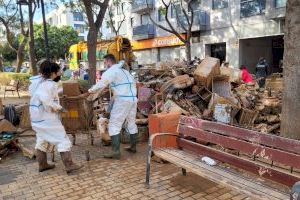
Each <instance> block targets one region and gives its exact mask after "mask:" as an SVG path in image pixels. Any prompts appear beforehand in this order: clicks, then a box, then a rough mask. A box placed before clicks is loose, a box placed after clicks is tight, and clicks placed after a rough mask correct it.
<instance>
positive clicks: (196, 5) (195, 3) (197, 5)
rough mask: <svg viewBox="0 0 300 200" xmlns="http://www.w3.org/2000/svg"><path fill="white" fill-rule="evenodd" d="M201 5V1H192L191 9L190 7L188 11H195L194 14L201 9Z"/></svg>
mask: <svg viewBox="0 0 300 200" xmlns="http://www.w3.org/2000/svg"><path fill="white" fill-rule="evenodd" d="M200 4H201V0H192V1H191V8H190V7H188V11H189V12H191V11H192V10H193V12H195V11H196V10H198V9H199V8H200Z"/></svg>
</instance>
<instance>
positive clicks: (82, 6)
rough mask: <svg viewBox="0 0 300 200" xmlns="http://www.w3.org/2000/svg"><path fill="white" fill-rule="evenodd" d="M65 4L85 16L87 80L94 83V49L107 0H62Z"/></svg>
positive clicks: (95, 61) (95, 48)
mask: <svg viewBox="0 0 300 200" xmlns="http://www.w3.org/2000/svg"><path fill="white" fill-rule="evenodd" d="M62 1H63V2H64V3H65V5H67V6H68V7H70V8H72V9H73V10H79V11H81V12H83V13H84V14H85V16H86V18H87V25H88V27H89V31H88V36H87V47H88V66H89V82H90V83H91V84H95V83H96V64H97V60H96V50H97V38H98V33H99V30H100V27H101V26H102V23H103V19H104V17H105V13H106V10H107V8H108V4H109V0H62Z"/></svg>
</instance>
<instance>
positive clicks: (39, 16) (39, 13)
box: [33, 2, 62, 22]
mask: <svg viewBox="0 0 300 200" xmlns="http://www.w3.org/2000/svg"><path fill="white" fill-rule="evenodd" d="M61 4H62V3H61V2H58V3H57V5H58V6H59V5H61ZM54 9H55V6H45V15H47V13H49V12H51V11H52V10H54ZM41 20H42V8H41V7H39V8H37V10H36V12H35V14H34V18H33V21H34V22H38V21H41Z"/></svg>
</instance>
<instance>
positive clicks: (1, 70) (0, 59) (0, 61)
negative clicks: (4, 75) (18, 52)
mask: <svg viewBox="0 0 300 200" xmlns="http://www.w3.org/2000/svg"><path fill="white" fill-rule="evenodd" d="M0 72H3V61H2V57H1V55H0Z"/></svg>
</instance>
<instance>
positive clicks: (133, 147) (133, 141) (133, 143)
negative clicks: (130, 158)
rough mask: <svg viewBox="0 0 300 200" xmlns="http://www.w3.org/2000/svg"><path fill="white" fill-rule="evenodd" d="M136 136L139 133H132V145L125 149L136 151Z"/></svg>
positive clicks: (131, 151)
mask: <svg viewBox="0 0 300 200" xmlns="http://www.w3.org/2000/svg"><path fill="white" fill-rule="evenodd" d="M136 137H137V134H130V146H129V147H125V150H126V151H128V152H130V153H136Z"/></svg>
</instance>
